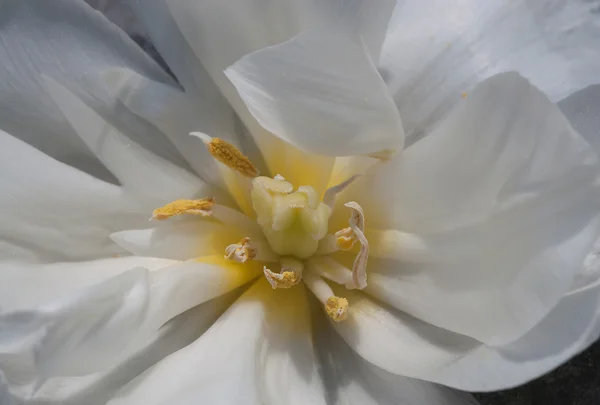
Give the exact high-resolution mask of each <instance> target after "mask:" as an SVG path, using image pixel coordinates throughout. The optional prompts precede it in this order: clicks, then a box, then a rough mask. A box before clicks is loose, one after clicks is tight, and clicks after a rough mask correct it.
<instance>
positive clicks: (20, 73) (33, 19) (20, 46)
mask: <svg viewBox="0 0 600 405" xmlns="http://www.w3.org/2000/svg"><path fill="white" fill-rule="evenodd" d="M1 14H2V24H1V25H0V60H2V65H1V66H0V83H1V84H0V128H2V129H3V130H5V131H7V132H10V133H12V134H13V135H14V136H16V137H18V138H20V139H22V140H24V141H26V142H28V143H30V144H31V145H34V146H35V147H36V148H38V149H40V150H42V151H44V152H46V153H48V154H49V155H51V156H53V157H55V158H57V159H59V160H61V161H64V162H67V163H69V164H73V165H76V166H77V167H81V168H83V169H86V170H89V171H90V172H94V174H98V175H101V174H102V173H105V171H102V170H101V166H100V167H98V165H97V164H90V163H88V161H91V160H94V159H93V156H92V155H91V154H90V153H89V151H88V150H87V148H86V147H85V145H84V144H83V143H82V142H81V141H80V140H79V139H78V137H77V135H76V134H75V133H74V131H73V129H72V128H71V127H70V126H69V124H68V123H67V122H66V121H65V120H64V118H63V116H62V114H61V112H60V110H59V109H57V108H56V105H55V104H54V103H53V101H52V99H51V98H50V97H49V96H48V95H47V94H46V91H45V89H44V86H43V80H42V75H45V76H48V77H51V78H53V79H54V80H56V81H58V82H61V83H68V85H69V86H70V88H71V89H72V91H73V92H75V93H76V94H78V96H80V97H83V98H85V99H86V100H88V101H89V102H90V103H93V105H94V107H95V108H98V109H99V110H102V111H103V113H106V114H107V115H108V116H109V117H110V119H111V120H114V121H115V122H114V124H117V123H118V124H119V126H120V128H121V129H122V130H123V131H124V132H125V133H126V134H127V136H129V137H131V138H132V139H133V140H134V141H136V142H138V143H140V144H142V145H143V146H144V147H146V148H152V147H154V149H153V150H154V151H155V152H156V153H159V154H160V155H161V156H163V157H166V158H168V159H170V160H173V161H178V160H177V159H178V156H177V151H176V150H174V148H173V147H172V145H170V144H169V142H168V140H166V139H165V138H164V136H162V135H161V134H159V133H158V132H156V131H154V132H153V131H152V128H151V127H149V126H148V125H145V126H144V125H142V124H141V123H140V122H139V120H137V121H136V120H135V116H133V114H127V113H126V111H125V110H124V109H122V108H120V107H119V105H117V104H116V103H115V102H114V101H115V100H114V98H111V97H109V96H107V95H106V94H105V92H104V91H103V90H102V88H101V87H102V78H101V77H98V76H96V75H94V72H96V71H97V70H98V69H100V70H102V69H108V68H115V67H128V68H131V69H133V70H135V71H137V72H139V73H140V74H142V75H144V76H146V77H148V78H150V79H152V80H155V81H159V82H163V83H172V82H173V81H172V80H171V79H170V78H169V77H168V76H167V75H166V74H165V73H164V71H163V70H162V69H161V68H160V67H159V66H158V65H157V64H156V63H155V62H154V61H153V60H152V59H151V58H150V57H148V56H147V55H146V54H145V53H144V52H143V51H142V50H141V49H140V48H139V47H138V46H137V45H136V44H135V43H134V42H133V41H132V40H131V39H130V38H129V37H127V35H126V34H124V33H123V32H121V31H120V30H119V29H118V28H116V27H115V26H114V25H113V24H111V23H110V22H109V21H108V20H107V19H106V18H105V17H104V16H102V15H101V14H100V13H98V12H96V11H95V10H93V9H92V8H90V7H89V6H88V5H86V4H85V3H83V2H81V1H77V0H56V1H53V2H52V3H48V2H47V1H44V0H23V1H21V0H7V1H3V2H2V12H1ZM96 163H97V161H96Z"/></svg>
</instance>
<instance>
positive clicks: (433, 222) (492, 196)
mask: <svg viewBox="0 0 600 405" xmlns="http://www.w3.org/2000/svg"><path fill="white" fill-rule="evenodd" d="M465 150H469V151H472V152H471V153H470V155H469V156H468V157H465V156H464V151H465ZM599 173H600V170H599V167H598V163H597V157H596V156H595V154H594V153H593V151H592V150H591V148H590V147H589V145H588V144H587V143H586V142H585V141H584V140H583V139H581V137H580V136H579V135H578V134H576V133H575V131H573V130H572V128H571V127H570V126H569V124H568V122H567V120H566V119H565V117H564V116H562V115H561V114H560V112H559V111H558V109H557V108H556V106H554V105H553V104H551V103H550V102H549V101H548V100H547V98H545V97H544V96H543V95H542V94H541V93H540V92H539V91H537V90H536V89H535V88H533V87H532V86H530V85H529V84H528V83H527V82H526V81H525V80H524V79H522V78H520V77H518V76H517V75H515V74H503V75H498V76H495V77H494V78H491V79H488V80H487V81H485V82H483V83H482V84H481V85H480V86H479V87H478V88H477V89H476V90H475V91H473V93H472V94H471V96H470V97H468V98H467V100H466V101H464V103H463V105H461V106H460V107H459V108H458V109H457V111H455V112H454V113H452V114H451V115H450V116H449V117H448V119H447V120H446V121H445V122H444V123H443V124H442V126H440V128H439V129H438V130H436V131H435V132H434V133H432V134H431V135H429V136H427V137H426V138H424V139H422V140H421V141H419V142H417V143H416V144H414V145H413V146H411V147H409V148H408V149H407V150H406V151H405V152H404V153H403V155H402V156H401V157H400V158H399V159H397V160H396V161H394V162H391V163H390V164H389V165H388V167H385V166H383V167H382V168H381V169H380V173H379V176H374V177H373V178H371V177H370V176H367V177H368V178H367V179H364V180H362V179H359V181H358V183H360V182H362V186H360V184H359V186H360V187H363V188H360V187H359V188H358V189H356V190H354V191H355V192H358V194H361V193H362V195H369V197H370V199H369V200H368V201H365V204H366V206H368V208H366V207H365V205H363V204H362V201H361V200H360V199H358V200H357V201H358V202H359V203H360V204H361V205H362V206H363V208H365V211H367V209H369V210H370V211H367V212H366V216H367V218H370V220H371V223H372V224H373V222H375V223H377V222H379V223H384V221H386V220H387V222H388V225H387V226H388V227H389V226H390V225H391V226H394V227H396V228H397V229H399V230H402V231H409V232H412V233H414V234H416V235H417V236H419V237H421V239H422V240H426V241H427V242H428V245H426V246H421V247H420V249H422V250H424V251H425V252H427V253H426V254H425V255H424V256H423V255H422V256H421V258H420V259H419V262H421V263H420V264H414V265H409V264H405V263H402V261H403V258H401V257H398V256H396V257H390V256H387V254H383V255H381V254H379V256H380V257H381V256H383V257H388V258H392V259H395V260H398V262H393V263H388V264H386V265H384V267H385V269H383V268H382V272H383V273H385V274H387V276H382V277H384V278H382V279H381V280H379V281H375V282H373V277H371V279H370V282H369V284H370V286H372V288H373V290H372V291H371V292H372V293H373V294H375V295H376V296H377V297H379V298H381V299H384V300H386V301H388V302H390V303H393V305H395V306H397V307H398V308H402V309H404V310H409V311H410V313H411V314H413V315H415V316H417V317H419V318H421V319H423V320H425V321H427V322H431V323H433V324H435V325H438V326H440V327H443V328H446V329H449V330H452V331H455V332H457V333H461V334H465V335H468V336H471V337H474V338H476V339H478V340H480V341H482V342H485V343H487V344H490V345H502V344H506V343H508V342H511V341H513V340H515V339H518V338H519V337H520V336H522V335H523V334H524V333H526V332H527V331H528V330H529V329H531V328H532V327H533V326H534V325H535V324H536V323H537V322H539V321H540V320H541V319H542V318H543V317H544V316H545V315H546V314H547V313H548V312H549V311H550V310H551V309H552V308H553V307H554V305H556V303H557V302H558V301H559V300H560V298H561V297H562V296H563V294H564V293H565V292H566V291H567V290H568V288H569V286H570V285H571V283H572V280H573V276H574V274H575V273H576V272H577V271H578V270H579V268H580V267H581V265H582V264H583V260H584V258H585V256H586V255H587V254H588V252H589V251H590V250H591V246H592V243H593V242H594V240H595V239H596V236H597V230H596V226H597V220H596V217H597V213H598V209H599V206H598V202H597V201H598V200H599V199H598V194H599V186H598V176H599ZM358 190H360V191H358ZM376 190H377V191H376ZM373 202H375V203H373ZM376 207H377V208H376ZM378 210H379V211H378ZM381 213H384V215H383V216H382V215H381ZM371 214H372V215H371ZM377 215H380V216H379V217H377ZM386 215H387V218H386ZM590 223H591V225H590ZM374 226H376V224H375V225H374ZM397 242H402V241H401V240H398V241H397ZM376 245H377V242H375V241H374V243H373V246H374V247H373V250H374V255H378V252H377V251H378V250H380V249H378V247H376ZM403 248H406V247H403ZM400 249H402V248H399V250H400ZM387 250H388V253H389V251H390V249H387ZM391 250H394V249H391ZM408 250H410V248H408ZM427 255H428V256H430V258H429V259H428V258H427V257H426V256H427ZM440 256H441V257H445V260H439V257H440ZM408 261H410V259H408ZM372 268H373V269H374V270H375V272H377V271H378V269H377V267H375V266H372ZM388 276H389V277H390V278H389V279H387V280H388V281H390V283H387V281H386V280H385V278H386V277H388ZM377 277H378V276H375V280H377ZM392 279H393V280H394V281H393V282H392V281H391V280H392ZM374 283H375V284H376V285H375V284H374ZM392 284H393V285H395V286H396V287H398V288H401V289H403V290H404V289H406V290H407V291H408V290H410V291H411V292H409V293H408V294H407V296H405V297H402V298H401V297H400V296H401V295H403V294H400V293H397V292H392V289H393V287H392ZM401 285H402V286H403V287H401ZM414 288H416V290H413V289H414ZM384 290H385V291H384ZM417 290H418V291H419V293H420V294H419V297H418V298H417V297H416V296H415V295H414V291H417ZM442 290H445V291H446V292H445V293H441V291H442ZM395 291H396V290H395ZM426 291H431V292H432V294H431V295H429V294H427V293H425V292H426ZM433 291H437V292H436V293H433ZM438 292H439V293H440V294H438ZM392 296H395V298H392ZM409 297H413V298H415V299H416V300H418V301H419V302H420V304H418V305H416V306H418V307H419V309H417V308H416V307H414V306H413V304H408V302H409V301H410V300H411V299H412V298H409ZM400 302H402V303H400ZM455 305H457V306H455ZM459 307H460V309H458V308H459ZM451 308H454V309H451Z"/></svg>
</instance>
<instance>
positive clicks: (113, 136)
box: [44, 78, 214, 207]
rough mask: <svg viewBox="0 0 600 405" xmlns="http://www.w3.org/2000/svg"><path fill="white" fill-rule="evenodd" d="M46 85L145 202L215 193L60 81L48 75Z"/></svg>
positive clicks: (79, 129) (94, 147)
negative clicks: (124, 131)
mask: <svg viewBox="0 0 600 405" xmlns="http://www.w3.org/2000/svg"><path fill="white" fill-rule="evenodd" d="M44 87H45V88H46V90H47V91H48V94H49V95H50V97H52V99H53V100H54V101H55V102H56V105H57V106H58V107H59V108H60V110H61V111H62V112H63V114H64V115H65V118H66V119H67V120H68V121H69V123H70V124H71V125H72V126H73V129H75V131H76V132H77V134H78V135H79V136H80V137H81V140H83V141H84V142H85V143H86V145H87V146H88V147H89V148H90V150H91V151H92V152H93V153H94V154H95V155H96V156H97V157H98V159H99V160H100V161H101V162H102V163H103V164H104V165H105V166H106V167H107V168H108V169H109V170H110V171H111V172H112V173H113V174H114V175H115V176H116V177H117V178H118V179H119V181H120V182H121V184H123V186H124V187H125V188H126V189H128V190H131V191H132V192H134V193H135V194H136V195H137V196H139V197H140V198H141V199H142V201H144V202H146V203H147V204H148V205H146V206H154V207H155V206H156V205H161V204H164V203H166V202H169V201H173V200H175V199H177V198H186V197H188V198H189V197H191V196H195V195H200V196H206V195H210V196H212V195H214V192H212V191H211V188H210V187H208V186H207V185H206V184H205V183H203V182H202V181H201V180H200V179H199V178H197V177H196V176H194V175H192V174H191V173H189V172H187V171H185V170H184V169H182V168H180V167H177V166H175V165H174V164H172V163H170V162H168V161H166V160H164V159H161V158H160V157H158V156H156V155H154V154H153V153H151V152H149V151H147V150H145V149H144V148H142V147H141V146H139V145H137V144H135V143H133V142H132V141H130V140H129V139H128V138H126V137H125V136H124V135H123V134H122V133H120V132H119V131H118V130H117V129H116V128H115V127H113V126H112V125H111V124H109V123H108V122H106V121H105V120H104V118H102V116H101V115H100V114H98V113H97V112H96V111H94V110H93V109H92V108H91V107H89V106H88V105H87V104H86V103H85V102H84V101H83V100H81V99H80V98H78V97H77V96H76V95H75V94H73V93H71V92H70V91H69V90H68V89H67V88H65V87H63V86H62V85H61V84H59V83H57V82H56V81H54V80H52V79H50V78H47V79H46V80H44Z"/></svg>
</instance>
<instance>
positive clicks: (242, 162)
mask: <svg viewBox="0 0 600 405" xmlns="http://www.w3.org/2000/svg"><path fill="white" fill-rule="evenodd" d="M190 135H193V136H196V137H198V138H200V139H202V141H203V142H204V144H205V145H206V148H207V149H208V152H209V153H210V154H211V155H212V157H214V158H215V159H216V160H218V161H219V162H221V163H223V164H224V165H225V166H227V167H229V168H231V169H233V170H235V171H236V172H238V173H240V174H242V175H244V176H246V177H251V178H253V177H256V176H258V174H259V172H258V169H257V168H256V167H255V166H254V165H253V164H252V162H251V161H250V159H248V157H247V156H245V155H244V154H242V152H240V150H239V149H238V148H236V147H235V146H234V145H232V144H230V143H229V142H227V141H224V140H222V139H220V138H212V137H210V136H208V135H206V134H203V133H202V132H191V133H190Z"/></svg>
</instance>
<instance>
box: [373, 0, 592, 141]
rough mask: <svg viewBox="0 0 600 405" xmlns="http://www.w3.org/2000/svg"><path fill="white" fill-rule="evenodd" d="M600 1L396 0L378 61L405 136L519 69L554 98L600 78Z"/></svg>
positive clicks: (430, 125)
mask: <svg viewBox="0 0 600 405" xmlns="http://www.w3.org/2000/svg"><path fill="white" fill-rule="evenodd" d="M597 7H598V3H597V2H595V1H589V2H581V1H570V0H559V1H553V2H547V1H536V2H531V1H529V0H515V1H512V0H511V1H494V2H481V1H479V0H464V1H460V2H447V1H445V0H430V1H421V0H407V1H401V2H398V6H397V7H396V10H395V11H394V16H393V18H392V20H391V22H390V28H389V30H388V33H387V36H386V41H385V43H384V46H383V50H382V56H381V67H382V70H383V72H384V75H386V76H387V81H388V84H389V86H390V90H391V92H392V93H393V94H394V98H395V100H396V103H397V105H398V107H399V108H400V113H401V115H402V117H403V119H404V124H405V131H406V133H407V136H408V137H409V138H410V137H411V136H415V135H417V136H418V134H421V133H423V132H424V133H427V132H428V130H429V129H430V128H433V127H434V126H435V124H436V123H437V122H438V121H439V120H440V119H442V118H443V117H444V116H445V115H446V113H448V112H449V111H450V110H451V109H452V107H453V106H454V105H455V104H458V103H459V102H460V100H461V97H462V96H461V94H462V93H466V96H467V98H468V97H469V93H470V91H471V90H472V88H473V87H474V86H475V85H476V84H477V83H478V82H480V81H481V80H483V79H486V78H488V77H490V76H492V75H494V74H496V73H500V72H505V71H510V70H516V71H518V72H519V73H520V74H522V75H523V76H525V77H527V78H528V79H529V80H531V81H532V83H533V84H534V85H535V86H537V87H539V88H540V89H542V90H543V91H544V92H545V93H547V94H548V95H549V96H550V98H551V99H552V100H553V101H558V100H561V99H562V98H564V97H566V96H567V95H569V94H570V93H572V92H573V91H575V90H579V89H581V88H583V87H586V86H588V85H590V84H594V83H598V82H600V70H598V66H599V65H600V53H599V52H598V47H597V43H598V38H599V37H600V27H599V26H598V23H597V16H596V15H595V13H594V12H595V10H597Z"/></svg>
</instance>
